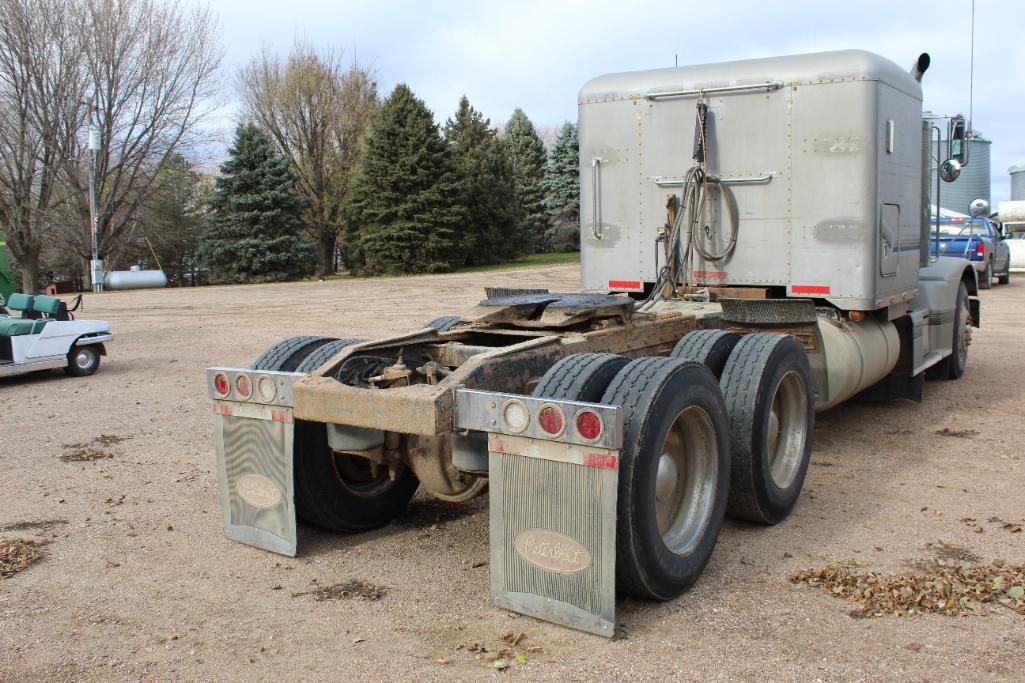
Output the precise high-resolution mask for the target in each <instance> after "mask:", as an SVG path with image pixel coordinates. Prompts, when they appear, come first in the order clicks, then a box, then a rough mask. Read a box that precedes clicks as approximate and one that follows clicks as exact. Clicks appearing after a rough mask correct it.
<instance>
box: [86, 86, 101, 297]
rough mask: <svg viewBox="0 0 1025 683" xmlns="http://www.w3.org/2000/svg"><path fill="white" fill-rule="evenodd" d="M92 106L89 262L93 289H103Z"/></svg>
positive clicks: (96, 140)
mask: <svg viewBox="0 0 1025 683" xmlns="http://www.w3.org/2000/svg"><path fill="white" fill-rule="evenodd" d="M92 118H93V117H92V107H91V106H90V108H89V229H90V230H91V231H92V239H93V260H92V261H90V262H89V269H90V271H91V272H92V280H93V291H94V292H102V291H103V261H101V260H100V239H99V235H98V234H97V228H98V227H99V226H98V225H97V223H98V220H99V215H98V213H97V209H96V155H97V153H98V152H99V151H100V131H98V130H97V129H96V128H94V127H93V123H92Z"/></svg>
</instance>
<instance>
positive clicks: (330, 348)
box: [295, 339, 366, 372]
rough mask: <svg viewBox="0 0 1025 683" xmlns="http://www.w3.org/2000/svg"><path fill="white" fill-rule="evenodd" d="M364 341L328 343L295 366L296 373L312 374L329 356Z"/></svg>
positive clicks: (347, 340) (339, 340) (337, 340)
mask: <svg viewBox="0 0 1025 683" xmlns="http://www.w3.org/2000/svg"><path fill="white" fill-rule="evenodd" d="M365 341H366V339H336V340H334V341H329V342H328V343H326V344H324V345H323V346H321V347H320V348H318V349H316V350H315V351H314V352H313V353H311V354H310V355H308V356H306V358H304V359H303V362H301V363H299V365H297V366H296V368H295V371H296V372H313V371H314V370H316V369H317V368H319V367H320V366H321V365H323V364H324V363H326V362H327V361H328V359H329V358H331V356H333V355H335V354H336V353H338V352H339V351H341V350H342V349H344V348H345V347H346V346H352V345H353V344H360V343H362V342H365Z"/></svg>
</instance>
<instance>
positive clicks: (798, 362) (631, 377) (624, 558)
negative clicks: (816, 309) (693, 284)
mask: <svg viewBox="0 0 1025 683" xmlns="http://www.w3.org/2000/svg"><path fill="white" fill-rule="evenodd" d="M534 395H535V396H538V397H545V398H555V399H564V400H578V401H588V402H600V403H605V404H609V405H618V406H622V408H623V412H624V435H623V436H624V438H623V448H622V451H621V453H620V464H619V493H618V504H617V528H616V533H617V549H616V576H617V584H618V585H619V588H620V589H621V590H623V591H624V592H626V593H629V594H631V595H634V596H636V597H641V598H648V599H656V600H669V599H672V598H674V597H676V596H678V595H680V594H681V593H683V592H684V591H686V590H687V589H688V588H690V587H691V586H692V585H693V583H694V582H695V581H696V580H697V579H698V577H699V576H700V575H701V572H702V571H703V570H704V567H705V565H706V564H707V563H708V560H709V558H710V557H711V554H712V550H713V548H714V546H715V542H716V539H717V538H718V535H719V530H720V528H721V526H722V520H723V517H724V515H725V514H726V512H727V511H728V512H729V513H730V514H731V515H732V516H734V517H737V518H739V519H744V520H748V521H753V522H760V523H766V524H775V523H777V522H779V521H781V520H782V519H784V518H785V517H786V515H787V514H788V513H789V512H790V510H791V509H792V508H793V506H794V504H795V503H796V501H797V498H798V496H799V494H800V490H801V487H802V485H803V483H804V477H805V473H806V471H807V467H808V461H809V458H810V454H811V446H812V439H811V436H812V435H811V432H812V426H813V424H814V401H813V397H812V394H811V372H810V368H809V365H808V360H807V357H806V355H805V353H804V349H803V347H802V346H801V345H800V343H798V342H797V341H796V340H795V339H794V338H793V337H790V336H786V335H778V334H763V333H756V334H750V335H746V336H745V337H743V338H741V337H740V336H739V335H735V334H732V333H728V332H723V331H721V330H700V331H696V332H693V333H691V334H690V335H687V336H686V337H684V338H683V340H681V342H680V343H679V344H677V347H676V349H674V352H673V356H670V357H669V358H639V359H637V360H633V361H628V360H627V359H625V358H623V357H621V356H616V355H613V354H577V355H573V356H568V357H566V358H564V359H562V360H560V361H559V362H558V363H556V364H555V365H554V366H552V368H551V369H550V370H549V371H548V372H547V373H546V374H545V376H544V377H543V378H542V379H541V381H540V382H539V384H538V386H537V388H536V389H535V391H534Z"/></svg>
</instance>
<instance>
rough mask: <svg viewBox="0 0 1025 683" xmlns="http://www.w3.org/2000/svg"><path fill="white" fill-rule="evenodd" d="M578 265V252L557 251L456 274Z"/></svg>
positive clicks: (468, 269)
mask: <svg viewBox="0 0 1025 683" xmlns="http://www.w3.org/2000/svg"><path fill="white" fill-rule="evenodd" d="M570 263H580V252H579V251H559V252H554V253H551V254H531V255H530V256H524V257H523V258H521V259H516V260H515V261H506V262H505V263H494V264H491V265H487V266H468V267H466V268H459V269H457V270H455V271H453V272H456V273H486V272H489V271H492V270H510V269H512V268H537V267H538V266H561V265H566V264H570Z"/></svg>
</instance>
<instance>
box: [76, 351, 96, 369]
mask: <svg viewBox="0 0 1025 683" xmlns="http://www.w3.org/2000/svg"><path fill="white" fill-rule="evenodd" d="M75 365H76V366H77V367H78V369H79V370H88V369H89V368H91V367H92V366H93V354H92V352H91V351H89V349H79V350H78V353H76V354H75Z"/></svg>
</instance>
